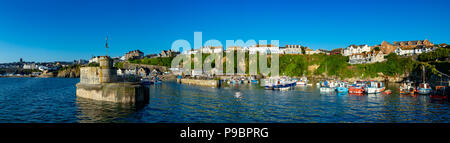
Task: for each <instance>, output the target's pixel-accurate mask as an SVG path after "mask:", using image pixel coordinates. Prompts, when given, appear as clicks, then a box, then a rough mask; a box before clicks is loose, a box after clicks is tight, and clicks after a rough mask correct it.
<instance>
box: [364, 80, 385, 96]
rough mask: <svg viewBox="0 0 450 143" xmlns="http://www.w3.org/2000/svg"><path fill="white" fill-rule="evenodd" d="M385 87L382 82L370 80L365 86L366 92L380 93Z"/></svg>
mask: <svg viewBox="0 0 450 143" xmlns="http://www.w3.org/2000/svg"><path fill="white" fill-rule="evenodd" d="M385 89H386V87H384V84H383V82H378V81H370V83H369V85H368V87H367V88H366V90H365V91H366V93H381V92H383V91H384V90H385Z"/></svg>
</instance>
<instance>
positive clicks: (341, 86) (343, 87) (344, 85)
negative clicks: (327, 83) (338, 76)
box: [336, 82, 348, 93]
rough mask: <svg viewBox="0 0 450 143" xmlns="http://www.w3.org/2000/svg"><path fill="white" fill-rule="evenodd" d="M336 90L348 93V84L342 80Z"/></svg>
mask: <svg viewBox="0 0 450 143" xmlns="http://www.w3.org/2000/svg"><path fill="white" fill-rule="evenodd" d="M336 91H337V92H338V93H347V92H348V86H347V83H346V82H340V83H338V84H337V87H336Z"/></svg>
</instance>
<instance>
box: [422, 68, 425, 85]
mask: <svg viewBox="0 0 450 143" xmlns="http://www.w3.org/2000/svg"><path fill="white" fill-rule="evenodd" d="M422 82H423V83H425V65H422Z"/></svg>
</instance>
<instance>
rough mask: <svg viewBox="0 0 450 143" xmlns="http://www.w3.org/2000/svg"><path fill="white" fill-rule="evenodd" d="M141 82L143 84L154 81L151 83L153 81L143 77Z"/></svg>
mask: <svg viewBox="0 0 450 143" xmlns="http://www.w3.org/2000/svg"><path fill="white" fill-rule="evenodd" d="M141 84H143V85H150V84H152V83H151V81H150V80H149V79H148V78H141Z"/></svg>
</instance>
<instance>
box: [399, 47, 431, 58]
mask: <svg viewBox="0 0 450 143" xmlns="http://www.w3.org/2000/svg"><path fill="white" fill-rule="evenodd" d="M436 49H437V48H436V47H426V46H417V47H415V48H406V47H403V48H399V47H397V49H395V51H394V52H395V53H396V54H397V55H399V56H411V55H418V54H422V53H427V52H431V51H433V50H436Z"/></svg>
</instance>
